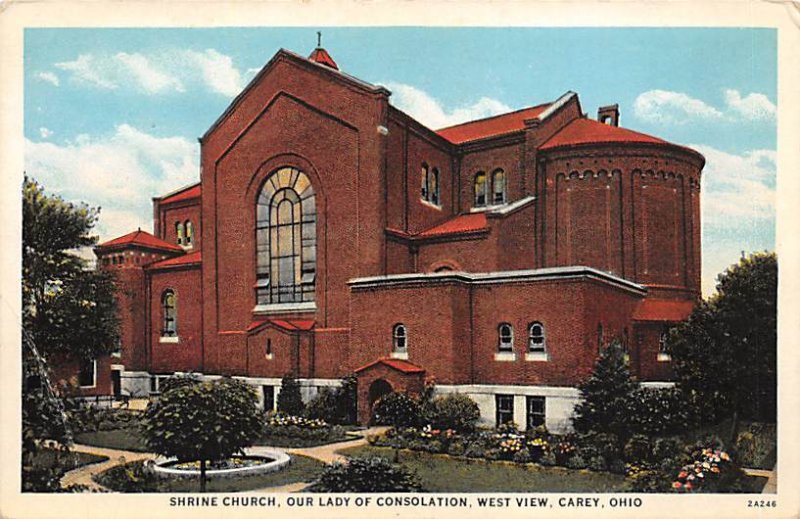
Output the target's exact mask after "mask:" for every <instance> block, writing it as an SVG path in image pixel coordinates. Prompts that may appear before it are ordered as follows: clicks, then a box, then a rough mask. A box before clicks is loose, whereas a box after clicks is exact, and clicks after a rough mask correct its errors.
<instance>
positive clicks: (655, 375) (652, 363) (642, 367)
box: [631, 322, 674, 380]
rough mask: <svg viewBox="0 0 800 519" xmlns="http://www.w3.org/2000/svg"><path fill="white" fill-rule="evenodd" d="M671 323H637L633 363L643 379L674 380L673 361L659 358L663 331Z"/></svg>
mask: <svg viewBox="0 0 800 519" xmlns="http://www.w3.org/2000/svg"><path fill="white" fill-rule="evenodd" d="M669 326H671V325H670V323H662V322H646V323H645V322H642V323H636V325H635V327H634V330H635V340H636V343H635V348H633V350H632V353H631V365H632V366H633V367H634V368H635V370H636V371H637V372H638V374H639V378H641V379H642V380H672V377H673V376H674V373H673V371H672V362H668V361H659V360H658V346H659V338H660V336H661V333H662V332H663V331H664V330H665V329H668V328H669Z"/></svg>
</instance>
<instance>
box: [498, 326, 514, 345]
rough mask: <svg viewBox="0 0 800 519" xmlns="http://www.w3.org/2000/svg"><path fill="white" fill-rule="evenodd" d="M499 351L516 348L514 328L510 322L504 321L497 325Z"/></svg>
mask: <svg viewBox="0 0 800 519" xmlns="http://www.w3.org/2000/svg"><path fill="white" fill-rule="evenodd" d="M497 335H498V343H497V350H498V351H513V350H514V329H513V328H512V327H511V325H510V324H508V323H503V324H501V325H500V326H498V327H497Z"/></svg>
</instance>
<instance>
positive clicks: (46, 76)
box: [36, 72, 60, 86]
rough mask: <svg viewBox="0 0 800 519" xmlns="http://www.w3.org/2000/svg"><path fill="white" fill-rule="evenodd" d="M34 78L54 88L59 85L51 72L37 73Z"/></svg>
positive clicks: (56, 77)
mask: <svg viewBox="0 0 800 519" xmlns="http://www.w3.org/2000/svg"><path fill="white" fill-rule="evenodd" d="M36 78H37V79H39V80H41V81H45V82H47V83H50V84H52V85H55V86H58V85H59V84H60V81H59V80H58V76H56V75H55V74H54V73H52V72H39V73H38V74H36Z"/></svg>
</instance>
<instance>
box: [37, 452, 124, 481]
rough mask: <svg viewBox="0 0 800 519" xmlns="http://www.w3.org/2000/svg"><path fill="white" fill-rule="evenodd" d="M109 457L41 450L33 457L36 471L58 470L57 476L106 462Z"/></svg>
mask: <svg viewBox="0 0 800 519" xmlns="http://www.w3.org/2000/svg"><path fill="white" fill-rule="evenodd" d="M107 459H108V457H106V456H97V455H95V454H88V453H85V452H74V451H70V452H60V451H57V450H55V449H41V450H39V451H38V452H37V453H36V455H35V456H34V457H33V468H34V469H54V468H55V469H57V474H58V475H59V476H63V475H64V474H66V473H67V472H69V471H70V470H73V469H76V468H78V467H82V466H84V465H91V464H92V463H100V462H101V461H106V460H107Z"/></svg>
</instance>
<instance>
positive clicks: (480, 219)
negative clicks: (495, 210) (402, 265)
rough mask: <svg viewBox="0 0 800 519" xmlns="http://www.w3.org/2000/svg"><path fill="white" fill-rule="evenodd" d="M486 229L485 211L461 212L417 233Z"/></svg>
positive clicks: (428, 235)
mask: <svg viewBox="0 0 800 519" xmlns="http://www.w3.org/2000/svg"><path fill="white" fill-rule="evenodd" d="M486 229H488V227H487V226H486V213H474V214H462V215H459V216H456V217H455V218H451V219H450V220H447V221H446V222H444V223H441V224H439V225H437V226H435V227H431V228H430V229H426V230H424V231H422V232H421V233H419V236H420V237H426V238H427V237H430V236H444V235H447V234H461V233H470V232H479V231H484V230H486Z"/></svg>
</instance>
